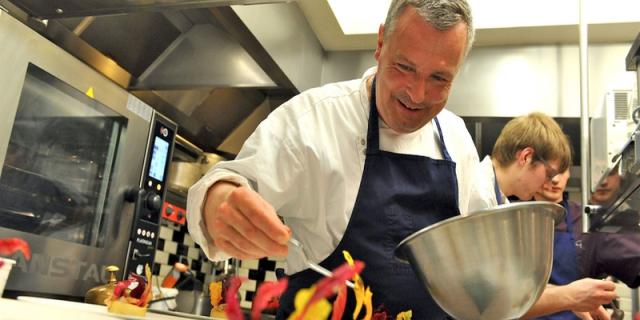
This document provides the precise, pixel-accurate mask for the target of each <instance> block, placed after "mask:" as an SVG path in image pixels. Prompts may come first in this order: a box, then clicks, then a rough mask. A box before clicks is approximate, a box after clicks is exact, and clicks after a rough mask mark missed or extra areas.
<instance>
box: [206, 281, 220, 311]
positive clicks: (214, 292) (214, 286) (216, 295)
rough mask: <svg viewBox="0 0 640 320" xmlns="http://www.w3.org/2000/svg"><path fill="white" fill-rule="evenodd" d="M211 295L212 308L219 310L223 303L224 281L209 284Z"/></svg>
mask: <svg viewBox="0 0 640 320" xmlns="http://www.w3.org/2000/svg"><path fill="white" fill-rule="evenodd" d="M209 293H210V298H211V306H213V308H214V309H215V308H217V307H218V305H219V304H220V301H222V281H215V282H211V283H210V284H209Z"/></svg>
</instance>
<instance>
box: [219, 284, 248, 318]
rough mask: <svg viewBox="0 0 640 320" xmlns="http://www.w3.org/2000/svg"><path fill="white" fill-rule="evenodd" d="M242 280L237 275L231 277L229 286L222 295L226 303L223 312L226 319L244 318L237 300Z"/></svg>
mask: <svg viewBox="0 0 640 320" xmlns="http://www.w3.org/2000/svg"><path fill="white" fill-rule="evenodd" d="M242 281H243V279H242V278H239V277H233V278H231V280H230V282H231V283H230V284H229V288H228V289H227V292H226V293H225V295H224V300H225V301H226V303H227V307H226V308H225V309H224V313H225V315H226V316H227V319H228V320H244V315H243V314H242V310H240V302H239V301H238V290H239V289H240V285H241V284H242Z"/></svg>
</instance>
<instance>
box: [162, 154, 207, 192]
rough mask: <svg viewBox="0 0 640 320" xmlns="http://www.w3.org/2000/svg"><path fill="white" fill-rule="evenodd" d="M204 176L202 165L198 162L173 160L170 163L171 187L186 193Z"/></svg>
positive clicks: (169, 178)
mask: <svg viewBox="0 0 640 320" xmlns="http://www.w3.org/2000/svg"><path fill="white" fill-rule="evenodd" d="M201 176H202V172H201V166H200V163H198V162H189V161H172V162H171V164H169V177H168V181H167V183H168V185H169V188H171V189H173V190H177V191H179V192H182V193H186V192H187V191H188V190H189V187H191V186H192V185H193V184H194V183H196V181H198V179H200V177H201Z"/></svg>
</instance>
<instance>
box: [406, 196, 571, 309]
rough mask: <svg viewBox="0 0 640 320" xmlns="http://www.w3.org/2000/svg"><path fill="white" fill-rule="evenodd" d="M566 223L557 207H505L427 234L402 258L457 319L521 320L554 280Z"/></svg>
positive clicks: (414, 239) (413, 240)
mask: <svg viewBox="0 0 640 320" xmlns="http://www.w3.org/2000/svg"><path fill="white" fill-rule="evenodd" d="M563 216H564V209H563V208H562V207H561V206H559V205H557V204H553V203H550V202H543V201H532V202H522V203H513V204H506V205H501V206H498V207H496V208H493V209H489V210H483V211H479V212H476V213H472V214H470V215H469V216H464V217H463V216H458V217H454V218H450V219H447V220H444V221H441V222H439V223H436V224H434V225H431V226H429V227H426V228H424V229H422V230H419V231H417V232H415V233H414V234H412V235H410V236H408V237H407V238H405V239H404V240H403V241H402V242H400V244H399V245H398V246H397V247H396V250H395V255H396V258H398V259H399V260H401V261H404V262H408V263H410V264H411V266H412V268H413V270H414V271H415V273H416V274H417V275H418V278H419V279H420V280H421V281H422V283H423V284H424V286H425V287H426V288H427V289H428V291H429V292H430V293H431V295H432V296H433V298H434V300H435V301H436V302H437V303H438V305H440V307H442V309H444V310H445V311H446V312H447V313H448V314H450V315H451V316H453V317H454V318H456V319H460V320H465V319H474V320H477V319H517V318H520V317H521V316H522V315H523V314H524V313H525V312H526V311H527V310H529V308H530V307H531V306H532V305H533V303H534V302H535V301H536V300H537V299H538V297H540V295H541V294H542V291H543V290H544V287H545V286H546V284H547V281H548V280H549V275H550V272H551V263H552V259H553V231H554V224H555V222H556V221H561V219H562V217H563Z"/></svg>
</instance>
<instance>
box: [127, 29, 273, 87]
mask: <svg viewBox="0 0 640 320" xmlns="http://www.w3.org/2000/svg"><path fill="white" fill-rule="evenodd" d="M184 75H188V76H187V77H184ZM229 86H231V87H238V88H241V87H254V88H275V87H276V84H275V83H274V82H273V81H272V80H271V78H269V76H268V75H267V74H266V73H265V72H264V71H263V70H262V69H261V68H260V66H258V64H257V63H256V62H255V61H254V60H253V58H252V57H251V56H250V55H249V54H248V53H247V51H246V50H245V49H244V48H242V47H241V46H240V45H239V44H238V43H237V42H235V41H233V39H232V38H231V37H230V35H229V34H228V33H226V32H224V30H221V29H220V28H219V27H216V26H213V25H211V24H200V25H194V26H193V27H192V28H191V29H189V30H188V31H187V32H185V33H182V34H180V36H178V38H177V39H176V40H175V41H174V42H173V43H171V44H170V45H169V47H167V48H166V50H165V51H164V52H163V53H162V54H161V55H160V56H159V57H158V59H156V60H155V61H154V62H153V63H152V64H151V65H150V66H149V67H148V68H147V69H146V70H145V71H144V72H143V73H142V74H141V75H140V76H139V77H138V79H137V81H135V82H134V83H133V84H132V89H135V90H140V89H151V90H163V89H174V90H175V89H188V88H202V87H210V88H217V87H229Z"/></svg>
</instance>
